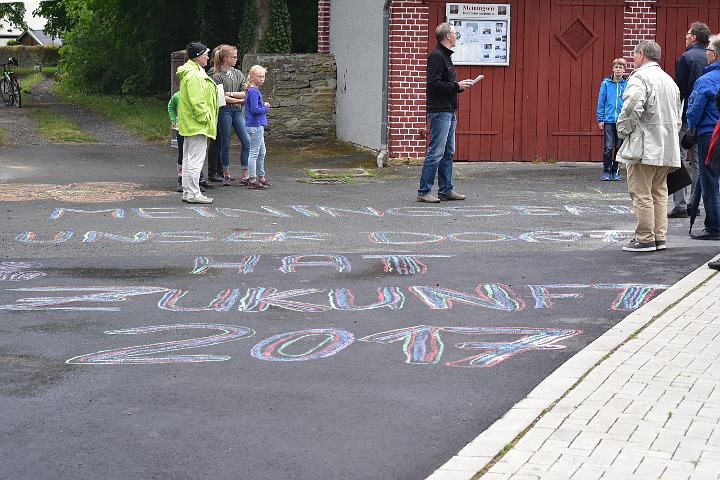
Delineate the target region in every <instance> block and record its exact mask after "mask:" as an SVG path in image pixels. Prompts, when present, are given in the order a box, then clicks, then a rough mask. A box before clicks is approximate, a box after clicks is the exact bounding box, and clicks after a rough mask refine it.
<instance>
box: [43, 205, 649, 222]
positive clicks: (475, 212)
mask: <svg viewBox="0 0 720 480" xmlns="http://www.w3.org/2000/svg"><path fill="white" fill-rule="evenodd" d="M281 208H285V209H286V210H281ZM127 211H131V212H134V213H135V214H137V215H138V216H139V217H140V218H144V219H154V220H162V219H178V218H188V219H190V218H197V219H200V218H223V217H233V218H236V217H241V216H245V215H257V216H262V217H271V218H296V217H311V218H321V217H322V218H324V219H329V218H342V217H347V216H349V215H361V216H364V217H384V216H386V215H387V216H390V217H450V216H455V217H470V218H472V217H499V216H504V215H520V216H561V215H567V214H570V215H575V216H588V215H633V214H634V212H635V210H634V209H633V208H632V207H628V206H624V205H605V206H603V207H602V208H598V207H588V206H582V205H563V206H541V205H514V206H508V207H503V206H496V205H467V206H451V207H444V206H432V207H424V206H413V207H396V208H388V209H385V210H379V209H376V208H373V207H358V208H355V209H350V208H338V207H329V206H324V205H316V206H314V207H311V206H307V205H287V206H285V207H271V206H266V205H262V206H259V207H258V209H257V210H248V209H244V208H227V207H203V206H188V207H136V208H130V209H126V208H119V207H114V208H105V209H101V210H83V209H77V208H67V207H57V208H55V209H54V210H53V212H52V213H51V214H50V220H58V219H60V218H62V217H64V216H66V215H68V216H72V217H82V216H87V215H93V216H98V214H102V215H110V216H111V217H112V218H114V219H124V218H126V212H127ZM70 214H72V215H70Z"/></svg>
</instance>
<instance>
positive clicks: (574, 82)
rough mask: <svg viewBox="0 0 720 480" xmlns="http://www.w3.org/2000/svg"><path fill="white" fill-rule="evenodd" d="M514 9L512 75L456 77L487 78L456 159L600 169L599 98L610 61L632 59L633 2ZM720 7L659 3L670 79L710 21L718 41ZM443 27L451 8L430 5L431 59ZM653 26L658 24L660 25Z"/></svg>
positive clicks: (461, 71)
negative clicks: (695, 26)
mask: <svg viewBox="0 0 720 480" xmlns="http://www.w3.org/2000/svg"><path fill="white" fill-rule="evenodd" d="M508 3H510V5H511V15H512V24H511V49H510V66H509V67H502V66H497V67H495V66H467V65H460V66H458V67H457V70H458V79H463V78H474V77H475V76H477V75H479V74H480V73H482V74H484V75H485V78H484V79H483V80H482V81H481V82H480V83H478V84H477V85H475V86H474V87H473V88H471V89H470V90H468V91H467V92H463V93H462V94H460V100H459V110H458V129H457V140H456V141H457V147H456V159H457V160H493V161H511V160H512V161H532V160H546V161H547V160H557V161H601V160H602V132H601V131H600V130H599V129H598V128H597V122H596V114H595V112H596V106H597V97H598V90H599V87H600V83H601V81H602V79H603V78H605V77H607V76H609V75H610V74H611V72H612V60H613V59H614V58H617V57H622V56H626V57H627V48H625V49H624V48H623V34H624V26H625V23H626V22H625V16H626V14H627V12H626V8H627V5H626V2H624V1H622V0H594V1H593V0H579V1H575V0H537V1H533V2H525V1H520V0H514V1H510V2H508ZM715 3H716V2H710V1H707V0H662V1H659V2H657V4H656V8H655V9H654V10H655V13H656V15H657V30H658V34H657V38H656V41H657V42H658V43H659V44H660V45H661V47H662V48H663V60H662V66H663V67H664V68H665V69H666V71H668V73H670V74H671V75H673V74H674V71H675V60H676V59H677V57H678V56H679V55H680V54H681V53H682V52H683V51H684V50H685V45H684V38H685V32H686V31H687V28H688V26H689V25H690V23H692V22H693V21H695V20H700V21H704V22H705V23H707V24H708V26H710V29H711V31H713V32H718V31H720V5H714V4H715ZM709 4H712V5H709ZM647 16H648V17H654V16H655V15H653V14H648V15H647ZM443 21H445V2H444V1H437V0H430V15H429V25H428V32H429V34H428V49H429V50H431V49H432V48H434V47H435V44H436V41H435V38H434V34H433V30H434V27H435V26H436V25H437V24H438V23H440V22H443ZM647 22H648V23H650V24H652V23H655V19H654V18H649V19H648V20H647ZM625 33H627V32H625ZM626 36H627V35H626ZM558 37H560V38H562V39H563V40H564V42H562V41H561V40H560V39H559V38H558ZM630 42H631V43H633V44H636V43H637V42H636V40H635V39H631V40H630ZM568 47H570V48H568ZM429 50H428V51H429ZM571 50H572V51H571ZM623 50H626V52H625V54H624V52H623ZM630 70H631V69H630V68H629V69H628V73H629V72H630Z"/></svg>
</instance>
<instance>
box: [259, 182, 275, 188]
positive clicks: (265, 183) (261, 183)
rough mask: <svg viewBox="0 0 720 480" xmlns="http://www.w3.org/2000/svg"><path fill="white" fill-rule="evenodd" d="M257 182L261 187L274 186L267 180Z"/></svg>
mask: <svg viewBox="0 0 720 480" xmlns="http://www.w3.org/2000/svg"><path fill="white" fill-rule="evenodd" d="M257 182H258V184H259V185H264V186H265V187H268V188H269V187H271V186H272V184H271V183H270V182H268V181H267V180H258V181H257Z"/></svg>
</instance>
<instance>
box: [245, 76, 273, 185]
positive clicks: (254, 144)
mask: <svg viewBox="0 0 720 480" xmlns="http://www.w3.org/2000/svg"><path fill="white" fill-rule="evenodd" d="M263 83H265V69H264V68H263V67H261V66H260V65H253V66H252V67H251V68H250V72H249V73H248V83H247V92H246V94H245V129H246V130H247V132H248V135H250V157H249V158H248V169H249V170H250V181H249V183H248V188H250V189H253V190H258V189H265V188H268V187H269V186H270V183H269V182H268V181H267V180H265V137H264V133H265V126H266V125H267V117H266V116H265V114H266V113H267V111H268V109H269V108H270V104H269V103H267V102H263V99H262V93H260V90H258V87H259V86H261V85H262V84H263Z"/></svg>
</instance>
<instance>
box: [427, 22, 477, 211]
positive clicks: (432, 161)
mask: <svg viewBox="0 0 720 480" xmlns="http://www.w3.org/2000/svg"><path fill="white" fill-rule="evenodd" d="M435 38H437V41H438V44H437V47H435V50H433V51H432V53H431V54H430V57H428V63H427V96H426V102H427V115H428V119H429V120H430V143H429V144H428V150H427V154H426V155H425V162H424V163H423V168H422V174H421V175H420V188H419V189H418V193H417V200H418V202H428V203H438V202H440V201H441V200H465V195H459V194H457V193H455V192H453V183H452V171H453V163H452V161H453V160H452V159H453V155H455V124H456V121H457V120H456V118H455V111H457V94H458V93H459V92H462V91H463V90H464V89H466V88H469V87H470V86H472V84H473V81H472V80H461V81H459V82H457V81H456V80H455V66H454V65H453V63H452V59H451V58H450V56H451V55H452V54H453V51H452V50H450V49H451V48H453V47H454V46H455V43H456V42H457V39H458V33H457V32H456V31H455V27H454V26H453V25H451V24H449V23H441V24H440V25H438V26H437V28H436V29H435ZM436 174H437V177H438V196H437V197H436V196H435V195H433V194H432V193H430V191H431V190H432V187H433V185H434V184H435V175H436Z"/></svg>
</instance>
